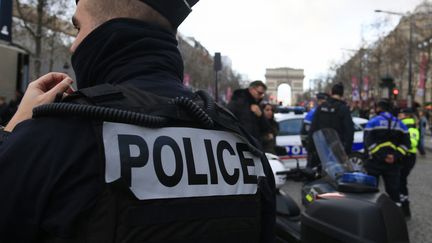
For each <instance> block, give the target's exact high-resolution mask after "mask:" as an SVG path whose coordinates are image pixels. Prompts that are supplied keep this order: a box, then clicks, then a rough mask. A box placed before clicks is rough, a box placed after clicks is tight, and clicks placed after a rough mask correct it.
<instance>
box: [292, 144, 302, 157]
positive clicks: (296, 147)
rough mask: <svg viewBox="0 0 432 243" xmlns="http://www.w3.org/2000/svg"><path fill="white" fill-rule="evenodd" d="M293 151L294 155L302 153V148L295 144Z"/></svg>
mask: <svg viewBox="0 0 432 243" xmlns="http://www.w3.org/2000/svg"><path fill="white" fill-rule="evenodd" d="M291 151H292V154H293V155H300V154H301V148H300V147H299V146H293V147H292V149H291Z"/></svg>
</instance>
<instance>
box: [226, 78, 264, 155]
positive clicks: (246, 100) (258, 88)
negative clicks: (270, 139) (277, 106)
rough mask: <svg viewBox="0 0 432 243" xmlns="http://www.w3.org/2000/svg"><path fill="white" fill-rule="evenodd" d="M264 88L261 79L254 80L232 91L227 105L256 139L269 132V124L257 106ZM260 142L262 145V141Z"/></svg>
mask: <svg viewBox="0 0 432 243" xmlns="http://www.w3.org/2000/svg"><path fill="white" fill-rule="evenodd" d="M266 90H267V86H266V85H265V84H264V83H263V82H262V81H254V82H252V83H250V84H249V88H247V89H238V90H236V91H234V94H233V96H232V98H231V102H230V103H229V104H228V106H227V107H228V109H229V110H230V111H231V112H232V113H233V114H234V115H235V116H236V117H237V119H238V120H239V121H240V123H241V124H242V125H243V127H244V128H245V129H246V131H247V132H248V133H249V134H251V135H252V136H253V137H254V138H255V139H256V140H257V141H260V140H261V137H262V136H263V135H265V134H269V133H271V128H270V125H269V124H268V122H267V120H266V119H265V117H264V116H263V112H262V110H261V108H260V106H259V103H260V102H261V100H262V99H263V98H264V96H265V92H266ZM260 144H261V145H262V141H260ZM261 148H262V147H261Z"/></svg>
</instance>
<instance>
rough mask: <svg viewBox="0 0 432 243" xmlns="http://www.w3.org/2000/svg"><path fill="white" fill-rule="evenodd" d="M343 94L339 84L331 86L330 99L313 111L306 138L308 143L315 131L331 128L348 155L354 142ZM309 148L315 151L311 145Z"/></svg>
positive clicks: (350, 118)
mask: <svg viewBox="0 0 432 243" xmlns="http://www.w3.org/2000/svg"><path fill="white" fill-rule="evenodd" d="M343 93H344V87H343V85H342V84H341V83H337V84H335V85H333V87H332V90H331V97H329V98H328V99H327V101H326V102H324V103H323V104H322V105H320V106H318V108H317V109H316V111H315V114H314V116H313V119H312V123H311V126H310V129H309V135H308V136H309V141H313V140H312V135H313V133H314V132H315V131H318V130H320V129H323V128H333V129H334V130H336V132H337V134H338V135H339V138H340V140H341V142H342V145H343V147H344V148H345V152H346V153H347V154H350V153H351V149H352V143H353V140H354V123H353V121H352V117H351V113H350V111H349V108H348V106H347V104H346V103H345V101H343V100H342V97H343ZM310 147H311V149H312V150H314V149H315V148H314V145H313V143H311V146H310Z"/></svg>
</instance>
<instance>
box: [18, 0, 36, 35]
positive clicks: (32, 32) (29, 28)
mask: <svg viewBox="0 0 432 243" xmlns="http://www.w3.org/2000/svg"><path fill="white" fill-rule="evenodd" d="M15 3H16V9H17V11H18V14H19V15H20V18H21V20H22V21H23V23H24V28H25V29H26V30H27V31H28V32H29V33H30V35H31V36H32V37H33V38H34V39H36V38H37V36H36V33H35V32H34V31H33V29H32V28H31V27H30V26H29V25H28V23H27V20H26V18H25V17H24V14H23V12H22V6H21V3H20V2H19V0H15Z"/></svg>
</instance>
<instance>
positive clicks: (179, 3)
mask: <svg viewBox="0 0 432 243" xmlns="http://www.w3.org/2000/svg"><path fill="white" fill-rule="evenodd" d="M75 1H76V3H78V1H79V0H75ZM140 1H141V2H144V3H146V4H148V5H149V6H150V7H152V8H153V9H154V10H156V11H158V12H159V13H160V14H161V15H162V16H164V17H165V18H166V19H168V21H169V22H170V23H171V25H172V27H173V28H175V29H177V27H179V25H180V24H181V23H182V22H183V21H184V20H185V19H186V17H187V16H188V15H189V14H190V12H191V11H192V7H193V6H194V5H195V4H196V3H197V2H198V1H199V0H140Z"/></svg>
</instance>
